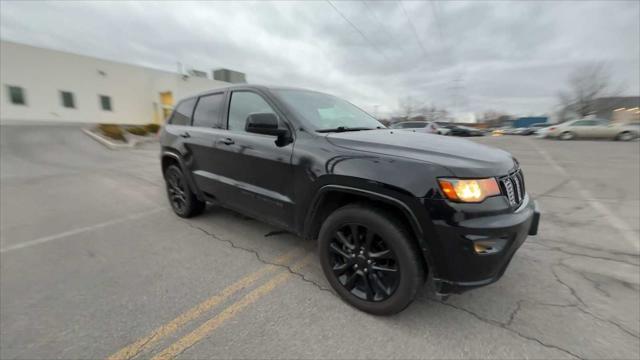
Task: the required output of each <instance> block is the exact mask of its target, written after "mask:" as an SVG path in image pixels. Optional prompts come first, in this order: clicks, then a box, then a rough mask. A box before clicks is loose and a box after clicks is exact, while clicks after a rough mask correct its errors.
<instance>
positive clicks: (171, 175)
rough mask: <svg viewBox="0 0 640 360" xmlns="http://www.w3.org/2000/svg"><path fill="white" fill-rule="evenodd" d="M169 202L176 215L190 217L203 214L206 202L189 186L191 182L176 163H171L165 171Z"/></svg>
mask: <svg viewBox="0 0 640 360" xmlns="http://www.w3.org/2000/svg"><path fill="white" fill-rule="evenodd" d="M164 180H165V184H166V188H167V198H168V199H169V204H171V208H172V209H173V212H174V213H176V215H178V216H180V217H183V218H190V217H193V216H196V215H199V214H201V213H202V212H203V211H204V209H205V207H206V202H204V201H201V200H199V199H198V198H197V197H196V195H195V194H194V193H193V191H191V189H190V188H189V183H188V182H187V179H186V178H185V176H184V174H183V173H182V170H181V169H180V168H179V167H178V166H176V165H170V166H169V167H167V169H166V170H165V172H164Z"/></svg>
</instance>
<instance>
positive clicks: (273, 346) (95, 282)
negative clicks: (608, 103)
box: [0, 126, 640, 359]
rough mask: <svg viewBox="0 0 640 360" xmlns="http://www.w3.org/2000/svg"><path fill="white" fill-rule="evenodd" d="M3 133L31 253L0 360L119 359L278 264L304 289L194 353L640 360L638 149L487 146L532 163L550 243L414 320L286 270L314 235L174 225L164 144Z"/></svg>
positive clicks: (235, 217) (68, 129) (262, 305)
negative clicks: (368, 307) (372, 311)
mask: <svg viewBox="0 0 640 360" xmlns="http://www.w3.org/2000/svg"><path fill="white" fill-rule="evenodd" d="M0 134H1V136H2V137H1V141H0V147H1V148H0V150H1V151H0V160H1V162H0V165H1V166H0V179H1V186H0V220H1V225H2V226H1V227H0V235H1V236H0V248H1V249H5V250H6V249H15V250H9V251H3V252H2V253H1V254H0V260H1V261H0V358H2V359H11V358H20V359H45V358H46V359H49V358H65V359H81V358H82V359H86V358H106V357H108V356H109V355H111V354H113V353H114V352H116V351H118V350H119V349H121V348H123V347H124V346H126V345H128V344H130V343H131V342H133V341H135V340H137V339H140V338H141V337H143V336H144V335H146V334H148V333H149V332H150V331H153V330H154V329H156V328H157V327H158V326H161V325H162V324H166V323H167V322H169V321H171V320H172V319H174V318H176V316H178V315H180V314H181V313H183V312H184V311H186V310H188V309H190V308H192V307H193V306H195V305H197V304H199V303H201V302H203V301H205V300H206V299H208V298H210V297H211V296H212V295H215V294H216V293H219V292H220V291H222V289H224V288H226V287H228V286H230V284H232V283H234V282H236V281H237V280H238V279H241V278H242V277H244V276H245V275H247V274H249V273H252V272H254V271H259V269H261V268H262V267H264V266H270V265H271V266H275V267H276V268H277V270H278V271H281V272H282V273H289V274H290V275H291V276H290V277H289V280H287V281H286V282H283V283H282V285H280V286H279V287H277V288H275V289H274V290H273V291H271V292H268V293H266V294H265V295H264V296H262V297H260V298H259V299H258V300H256V301H255V302H253V303H251V305H249V306H247V307H246V308H244V309H243V310H242V311H238V313H237V315H234V317H233V318H230V319H229V320H227V321H226V322H225V323H224V324H223V325H222V326H221V327H220V328H218V329H216V330H215V331H212V332H210V333H207V336H204V337H203V338H202V339H201V340H200V341H198V342H197V343H196V344H194V345H193V346H189V347H188V348H186V349H185V350H184V351H183V352H181V353H180V355H179V356H178V358H184V359H191V358H308V359H315V358H349V359H351V358H437V359H441V358H470V359H478V358H505V359H513V358H580V359H637V358H639V357H640V255H639V254H638V251H637V249H635V248H634V247H633V244H631V243H629V241H628V239H629V237H630V234H631V236H635V237H636V238H638V241H640V238H639V236H640V235H639V231H640V224H639V222H640V142H637V141H636V142H630V143H620V142H605V141H572V142H558V141H550V140H542V139H534V138H528V137H516V136H512V137H506V136H505V137H498V138H495V137H485V138H479V139H473V140H472V141H478V142H482V143H487V144H490V145H493V146H497V147H500V148H503V149H505V150H507V151H510V152H511V153H513V154H514V155H515V156H516V157H517V158H518V160H519V161H520V163H521V165H522V167H523V169H524V172H525V178H526V184H527V189H528V192H529V193H530V195H531V196H533V197H534V198H535V199H536V200H537V201H538V202H539V203H540V206H541V210H542V216H543V217H542V222H541V227H540V232H539V235H538V236H536V237H530V238H529V239H527V241H526V242H525V243H524V245H523V246H522V248H521V249H520V250H519V251H518V252H517V253H516V256H515V257H514V259H513V261H512V262H511V265H510V267H509V268H508V270H507V272H506V273H505V275H504V277H503V278H502V279H501V280H500V281H499V282H497V283H495V284H492V285H490V286H487V287H484V288H480V289H476V290H474V291H470V292H468V293H465V294H462V295H458V296H451V297H450V298H449V299H448V300H447V301H445V302H442V301H440V300H439V299H437V298H435V297H434V296H432V295H431V293H430V292H429V290H428V288H427V287H425V289H424V290H423V291H422V292H421V293H420V294H419V296H418V299H417V300H416V302H415V303H414V304H412V305H411V306H410V307H409V308H408V309H407V310H405V311H404V312H402V313H400V314H398V315H397V316H393V317H374V316H371V315H367V314H364V313H361V312H358V311H357V310H354V309H352V308H350V307H349V306H348V305H346V304H344V303H343V302H342V301H341V300H340V299H338V297H337V296H336V295H335V294H334V292H333V291H332V290H331V289H330V287H329V285H328V283H327V282H326V280H325V279H324V276H323V274H322V270H321V269H320V266H319V264H318V262H317V260H316V259H315V258H313V259H312V261H311V262H309V263H308V264H306V265H304V266H301V267H300V268H295V267H294V266H293V265H291V263H284V262H282V263H281V262H279V261H278V260H277V259H278V257H279V256H281V255H282V254H284V253H287V252H288V251H291V250H292V249H298V250H297V251H299V253H300V254H299V255H297V257H299V258H302V257H303V256H304V254H307V253H314V252H315V243H314V242H312V241H303V240H301V239H299V238H297V237H296V236H293V235H291V234H288V233H286V232H282V231H280V230H279V229H276V228H273V227H271V226H269V225H266V224H264V223H261V222H259V221H256V220H253V219H250V218H247V217H245V216H242V215H239V214H236V213H233V212H231V211H228V210H224V209H221V208H218V207H215V206H210V207H209V209H208V210H207V211H206V212H205V214H203V215H202V216H200V217H197V218H194V219H189V220H184V219H181V218H178V217H176V216H174V215H173V214H172V213H171V211H170V210H169V208H168V204H167V202H166V200H165V194H164V190H163V188H162V178H161V175H160V172H159V159H158V150H157V149H156V148H155V145H145V147H143V148H140V149H135V150H126V151H109V150H106V149H105V148H102V147H101V146H100V145H99V144H97V143H96V142H94V141H93V140H91V139H89V138H88V137H86V136H85V135H84V134H82V133H81V132H80V131H79V129H78V128H77V127H75V126H46V127H43V126H2V127H1V128H0ZM540 151H543V153H546V154H547V155H548V156H547V157H545V156H543V155H541V153H540ZM550 160H551V161H553V162H554V163H555V165H552V164H550V163H549V161H550ZM587 195H588V196H587ZM594 202H596V204H595V206H594ZM599 211H600V212H599ZM602 211H605V212H608V213H607V214H608V215H607V216H604V215H603V213H602ZM147 212H148V213H147ZM135 214H142V215H140V216H137V217H131V218H126V216H130V215H135ZM611 216H615V218H616V219H617V220H616V223H612V222H611ZM123 217H125V218H124V219H123ZM619 221H622V224H624V226H625V228H623V229H622V230H621V228H620V223H618V222H619ZM96 224H97V225H100V226H97V225H96ZM625 231H626V235H625V234H623V233H621V232H625ZM34 239H35V240H39V242H36V243H34V245H28V244H31V243H29V242H32V241H34ZM24 244H27V245H28V246H25V245H24ZM21 246H23V247H21ZM265 281H266V280H265ZM257 286H258V285H256V286H255V287H257ZM252 289H253V288H252V287H247V288H246V289H245V288H242V289H241V290H240V292H239V293H238V294H237V295H233V296H231V297H230V298H229V299H227V300H225V301H226V302H225V303H223V304H222V305H221V306H220V307H216V308H211V309H209V308H207V309H206V310H203V312H202V314H201V316H200V317H199V318H198V319H197V320H194V321H192V322H191V323H189V324H187V325H185V326H184V328H183V329H180V330H178V331H177V332H176V333H175V334H173V335H171V336H169V337H168V338H167V339H163V341H160V342H158V343H157V344H154V345H153V346H152V347H151V348H149V349H146V350H145V352H143V353H142V354H141V355H140V356H139V357H138V358H148V357H151V356H153V355H154V354H156V353H157V352H158V351H160V350H162V349H163V348H164V347H165V346H167V345H169V344H171V343H173V342H174V341H176V340H178V339H179V338H180V337H182V336H184V335H185V334H186V333H188V332H190V331H192V330H194V329H196V328H197V327H198V326H200V325H201V324H202V323H203V322H204V321H205V320H209V319H213V318H215V317H216V316H218V314H220V312H221V311H222V309H224V308H225V307H228V306H232V304H233V303H235V302H236V300H238V299H240V298H242V295H244V294H245V293H247V292H249V291H250V290H252ZM143 344H144V345H145V346H146V345H147V343H144V342H143Z"/></svg>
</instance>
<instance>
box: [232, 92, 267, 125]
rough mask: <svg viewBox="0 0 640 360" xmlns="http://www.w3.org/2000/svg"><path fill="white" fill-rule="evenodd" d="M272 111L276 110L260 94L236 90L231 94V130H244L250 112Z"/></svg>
mask: <svg viewBox="0 0 640 360" xmlns="http://www.w3.org/2000/svg"><path fill="white" fill-rule="evenodd" d="M253 113H272V114H275V111H273V109H272V108H271V106H269V104H267V102H266V101H265V100H264V99H263V98H262V97H261V96H260V95H258V94H256V93H252V92H246V91H236V92H234V93H233V94H231V105H230V106H229V130H236V131H244V125H245V122H246V120H247V117H248V116H249V114H253Z"/></svg>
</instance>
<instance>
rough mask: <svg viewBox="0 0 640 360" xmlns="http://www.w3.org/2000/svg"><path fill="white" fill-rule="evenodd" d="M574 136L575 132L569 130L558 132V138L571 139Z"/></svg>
mask: <svg viewBox="0 0 640 360" xmlns="http://www.w3.org/2000/svg"><path fill="white" fill-rule="evenodd" d="M575 137H576V136H575V134H574V133H572V132H571V131H565V132H563V133H562V134H560V140H573V139H574V138H575Z"/></svg>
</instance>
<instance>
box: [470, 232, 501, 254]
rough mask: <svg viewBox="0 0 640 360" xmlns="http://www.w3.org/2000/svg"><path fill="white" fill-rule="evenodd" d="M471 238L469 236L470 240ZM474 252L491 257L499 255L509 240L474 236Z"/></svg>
mask: <svg viewBox="0 0 640 360" xmlns="http://www.w3.org/2000/svg"><path fill="white" fill-rule="evenodd" d="M469 237H470V236H467V238H469ZM469 240H472V241H473V251H475V253H476V254H478V255H490V254H496V253H499V252H500V251H502V250H503V249H504V247H505V246H506V245H507V239H506V238H503V237H500V238H487V237H484V239H482V238H481V237H479V236H477V237H476V236H473V239H469Z"/></svg>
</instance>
